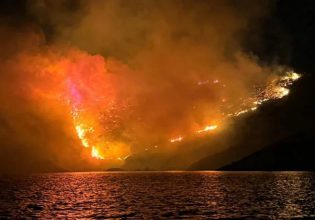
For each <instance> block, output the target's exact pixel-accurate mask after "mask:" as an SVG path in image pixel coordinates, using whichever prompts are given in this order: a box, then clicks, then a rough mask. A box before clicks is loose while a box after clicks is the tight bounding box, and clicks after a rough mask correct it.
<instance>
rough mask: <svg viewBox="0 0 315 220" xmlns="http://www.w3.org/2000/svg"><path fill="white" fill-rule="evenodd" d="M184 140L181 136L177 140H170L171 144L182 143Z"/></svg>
mask: <svg viewBox="0 0 315 220" xmlns="http://www.w3.org/2000/svg"><path fill="white" fill-rule="evenodd" d="M182 140H183V137H182V136H179V137H177V138H172V139H170V142H171V143H174V142H180V141H182Z"/></svg>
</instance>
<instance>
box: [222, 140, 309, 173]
mask: <svg viewBox="0 0 315 220" xmlns="http://www.w3.org/2000/svg"><path fill="white" fill-rule="evenodd" d="M314 143H315V139H314V136H313V134H297V135H294V136H292V137H290V138H286V139H284V140H282V141H279V142H277V143H274V144H272V145H270V146H268V147H266V148H264V149H262V150H260V151H258V152H255V153H253V154H251V155H250V156H247V157H245V158H243V159H241V160H239V161H236V162H232V163H231V164H229V165H226V166H223V167H221V168H220V169H219V170H229V171H234V170H244V171H248V170H249V171H255V170H258V171H272V170H274V171H277V170H282V171H286V170H303V171H315V163H314V147H313V146H315V145H314Z"/></svg>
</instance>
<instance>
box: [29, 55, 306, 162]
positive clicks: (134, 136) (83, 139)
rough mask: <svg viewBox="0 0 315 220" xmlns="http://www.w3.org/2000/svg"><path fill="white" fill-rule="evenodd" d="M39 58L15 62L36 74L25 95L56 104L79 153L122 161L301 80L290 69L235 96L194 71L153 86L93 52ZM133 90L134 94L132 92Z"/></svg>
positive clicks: (208, 130)
mask: <svg viewBox="0 0 315 220" xmlns="http://www.w3.org/2000/svg"><path fill="white" fill-rule="evenodd" d="M47 56H48V58H47V57H45V56H44V57H43V58H42V57H40V58H39V57H38V56H34V57H32V56H28V57H27V59H26V60H25V61H24V60H23V62H24V63H27V64H29V63H31V64H32V65H33V66H36V67H37V68H35V70H34V68H33V66H32V69H31V71H38V72H39V73H40V74H37V75H36V77H39V78H36V77H35V76H34V78H31V79H29V81H28V82H27V85H29V87H30V88H31V89H30V90H31V91H32V93H31V95H30V96H31V97H32V98H34V100H40V101H39V102H40V103H43V102H45V103H46V104H47V105H48V106H50V105H51V106H53V107H55V106H61V107H60V108H62V111H63V113H64V116H63V117H64V119H66V120H67V121H68V118H70V119H69V123H72V124H71V125H72V130H73V131H72V132H73V133H74V134H75V136H76V139H77V140H78V141H79V142H80V145H82V151H84V152H86V151H88V153H89V157H91V158H95V159H97V160H104V161H107V160H111V161H112V160H115V161H117V162H120V161H124V160H126V159H127V158H129V157H130V156H131V155H132V154H133V153H134V152H133V150H132V149H133V148H135V146H136V147H137V152H150V151H151V150H154V151H162V150H165V149H166V148H167V147H170V148H172V147H174V148H176V145H180V144H181V143H182V142H184V141H185V140H190V139H191V138H192V137H196V138H198V137H200V136H203V135H208V134H213V135H214V134H216V133H217V132H219V131H220V130H221V129H219V128H222V127H223V126H222V125H224V122H225V120H228V119H229V118H235V117H238V116H240V115H243V114H246V113H248V112H253V111H255V110H256V109H258V108H259V106H260V105H261V104H263V103H264V102H267V101H268V100H275V99H281V98H283V97H285V96H287V95H289V93H290V90H289V89H290V86H291V85H292V84H293V83H294V81H296V80H298V79H299V78H300V77H301V75H300V74H297V73H295V72H292V71H288V72H285V71H283V72H282V73H281V74H280V73H279V74H271V75H272V77H270V78H268V80H261V81H260V83H261V84H260V85H255V84H253V85H252V87H251V88H246V89H247V90H246V92H244V93H243V94H241V93H240V94H239V93H237V94H236V95H235V94H234V93H235V91H236V92H238V90H237V89H238V87H237V86H234V83H235V79H233V80H234V81H233V80H231V81H228V80H224V79H221V78H220V77H219V76H213V78H206V79H204V78H202V77H200V78H201V79H200V80H197V81H196V80H195V79H196V78H198V77H199V76H198V74H195V75H197V76H196V77H195V78H194V80H191V78H190V77H188V78H187V79H186V78H185V77H184V78H185V79H183V81H184V82H178V81H176V80H175V81H172V79H167V80H169V81H167V83H165V82H164V81H162V82H159V84H157V85H155V84H152V81H150V80H148V81H146V80H143V79H142V78H141V77H134V76H137V75H136V74H138V73H134V72H133V71H131V70H130V69H129V68H128V67H126V66H124V65H122V64H120V63H118V62H109V61H106V60H105V59H104V58H103V57H101V56H91V55H89V54H86V53H83V52H80V51H76V50H75V51H71V52H69V53H67V54H65V55H63V56H61V57H55V55H54V54H49V55H47ZM50 56H52V57H50ZM47 60H49V62H48V61H47ZM31 71H30V72H31ZM212 74H214V73H212ZM209 75H211V74H209ZM141 76H142V75H141ZM139 78H140V79H141V80H140V81H137V80H138V79H139ZM240 82H241V81H239V82H238V83H240ZM178 84H180V85H178ZM183 85H184V86H183ZM179 86H182V87H185V89H186V88H187V91H189V92H187V93H185V94H186V95H187V97H186V96H184V95H183V92H186V90H181V91H177V90H176V89H177V88H178V87H179ZM160 87H161V88H163V89H161V88H160ZM231 87H233V88H234V87H235V88H236V90H235V88H234V90H230V88H231ZM135 88H137V91H136V92H132V91H134V90H135ZM165 88H166V89H168V90H167V92H164V89H165ZM138 90H139V91H138ZM177 92H178V93H177ZM233 95H235V96H233ZM212 96H213V97H212ZM52 100H53V101H54V104H51V102H52ZM55 103H58V104H55ZM65 106H66V107H65ZM182 111H183V112H184V113H183V114H182ZM152 112H153V113H152ZM170 143H172V144H170ZM148 146H151V147H148ZM158 146H159V147H158Z"/></svg>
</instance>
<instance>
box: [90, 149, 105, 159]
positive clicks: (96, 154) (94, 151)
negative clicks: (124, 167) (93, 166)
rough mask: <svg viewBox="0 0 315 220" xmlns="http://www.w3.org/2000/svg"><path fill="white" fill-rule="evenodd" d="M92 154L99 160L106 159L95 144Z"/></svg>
mask: <svg viewBox="0 0 315 220" xmlns="http://www.w3.org/2000/svg"><path fill="white" fill-rule="evenodd" d="M91 156H92V157H94V158H96V159H99V160H104V157H103V156H102V155H101V154H100V152H99V151H98V149H97V148H96V147H94V146H93V147H92V152H91Z"/></svg>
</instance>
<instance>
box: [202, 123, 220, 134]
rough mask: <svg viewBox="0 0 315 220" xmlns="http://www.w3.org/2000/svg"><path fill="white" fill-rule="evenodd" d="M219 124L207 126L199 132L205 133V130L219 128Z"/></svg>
mask: <svg viewBox="0 0 315 220" xmlns="http://www.w3.org/2000/svg"><path fill="white" fill-rule="evenodd" d="M217 127H218V126H217V125H208V126H206V127H205V128H204V129H201V130H198V131H197V133H203V132H207V131H212V130H215V129H217Z"/></svg>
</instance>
